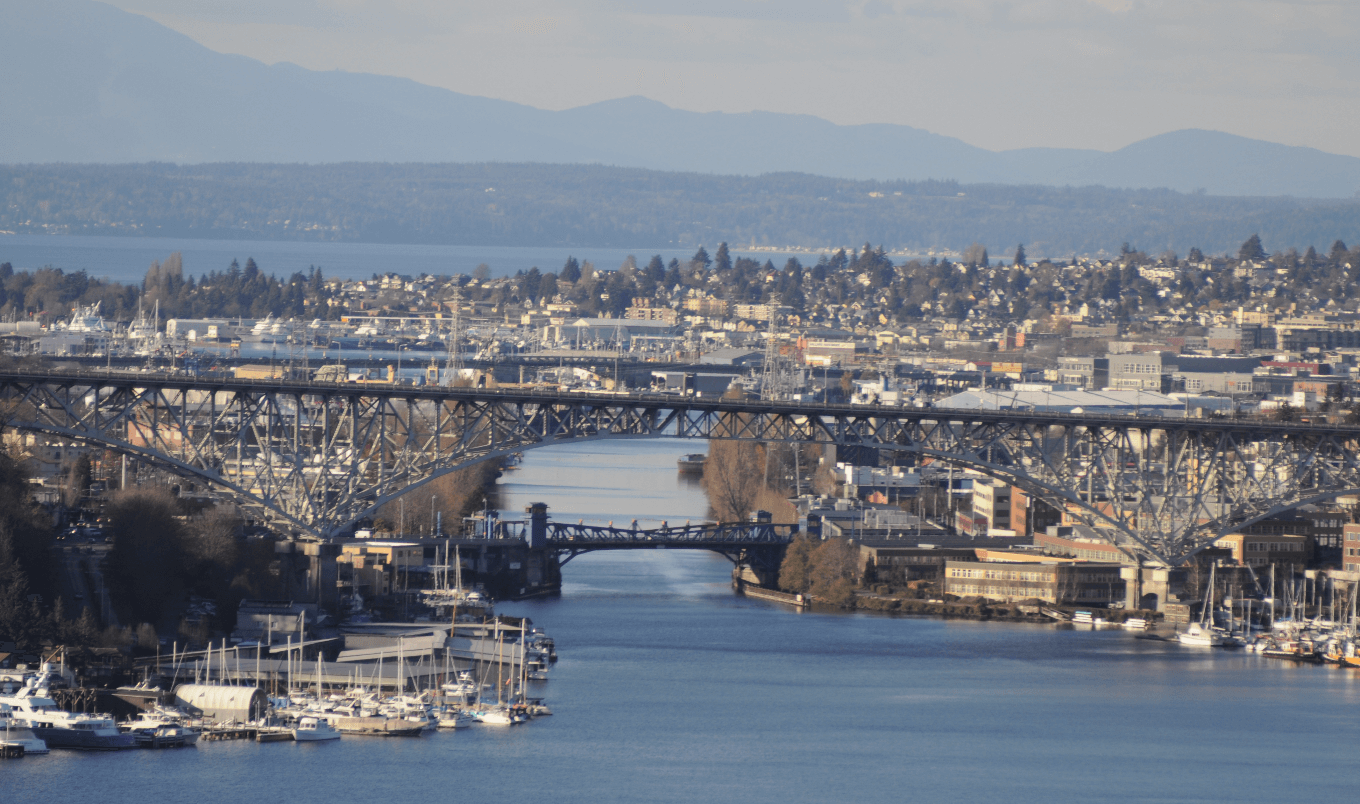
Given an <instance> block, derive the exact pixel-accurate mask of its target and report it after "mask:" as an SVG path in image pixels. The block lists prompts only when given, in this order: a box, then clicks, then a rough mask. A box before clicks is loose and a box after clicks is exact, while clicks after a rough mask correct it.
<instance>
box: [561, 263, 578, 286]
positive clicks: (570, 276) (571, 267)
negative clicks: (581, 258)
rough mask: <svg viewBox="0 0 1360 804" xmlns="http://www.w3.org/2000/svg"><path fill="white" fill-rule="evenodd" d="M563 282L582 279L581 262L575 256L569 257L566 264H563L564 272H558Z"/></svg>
mask: <svg viewBox="0 0 1360 804" xmlns="http://www.w3.org/2000/svg"><path fill="white" fill-rule="evenodd" d="M558 276H559V277H560V278H561V279H562V281H563V282H573V283H574V282H579V281H580V280H581V264H580V263H579V262H577V261H576V258H575V257H567V263H566V265H563V266H562V272H561V273H559V274H558Z"/></svg>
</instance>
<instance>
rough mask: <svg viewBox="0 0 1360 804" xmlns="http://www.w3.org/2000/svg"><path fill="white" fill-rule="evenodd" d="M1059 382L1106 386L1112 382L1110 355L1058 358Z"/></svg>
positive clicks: (1085, 386)
mask: <svg viewBox="0 0 1360 804" xmlns="http://www.w3.org/2000/svg"><path fill="white" fill-rule="evenodd" d="M1057 379H1058V382H1059V383H1060V384H1062V385H1074V386H1076V387H1078V388H1090V389H1097V388H1104V387H1105V386H1107V385H1109V384H1110V359H1109V358H1108V357H1060V358H1058V377H1057Z"/></svg>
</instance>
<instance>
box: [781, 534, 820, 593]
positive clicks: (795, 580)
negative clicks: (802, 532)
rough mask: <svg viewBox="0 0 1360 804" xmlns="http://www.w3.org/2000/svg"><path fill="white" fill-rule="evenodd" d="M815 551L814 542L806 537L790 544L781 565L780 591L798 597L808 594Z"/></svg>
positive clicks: (800, 537) (801, 537)
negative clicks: (813, 552)
mask: <svg viewBox="0 0 1360 804" xmlns="http://www.w3.org/2000/svg"><path fill="white" fill-rule="evenodd" d="M813 549H814V544H813V541H812V540H811V539H809V538H808V537H806V536H799V537H798V538H796V539H794V540H793V541H792V542H790V543H789V546H788V548H787V549H786V550H785V551H784V560H783V562H781V563H780V565H779V588H780V589H783V590H784V591H785V592H792V593H794V594H797V595H801V594H804V593H806V592H807V590H808V587H809V586H810V584H811V583H812V580H811V577H810V574H809V570H810V568H811V564H812V551H813Z"/></svg>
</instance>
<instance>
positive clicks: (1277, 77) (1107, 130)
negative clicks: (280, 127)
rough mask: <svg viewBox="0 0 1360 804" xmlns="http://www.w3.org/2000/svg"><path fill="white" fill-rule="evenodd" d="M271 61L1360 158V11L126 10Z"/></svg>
mask: <svg viewBox="0 0 1360 804" xmlns="http://www.w3.org/2000/svg"><path fill="white" fill-rule="evenodd" d="M111 2H112V5H115V6H117V7H119V8H122V9H124V10H126V11H133V12H136V13H140V14H145V15H146V16H148V17H151V18H152V19H155V20H156V21H158V22H160V23H162V24H164V25H166V26H168V27H170V28H173V29H175V30H177V31H179V32H181V33H184V34H186V35H188V36H190V37H191V38H193V39H195V40H197V41H198V42H200V43H201V44H203V45H206V46H207V47H209V48H211V49H213V50H216V51H219V52H223V53H238V54H241V55H245V56H250V57H252V58H256V59H259V60H261V61H264V62H266V63H269V64H274V63H277V62H283V61H287V62H292V63H294V64H298V65H301V66H303V67H307V68H309V69H313V70H332V69H340V70H349V71H352V72H368V73H379V74H383V75H395V76H402V77H406V78H411V79H414V80H416V81H419V82H421V83H424V84H430V85H433V86H438V87H443V88H446V89H450V90H453V91H456V92H461V93H465V94H470V95H481V96H486V97H492V98H499V99H503V100H510V101H516V102H519V103H524V104H528V105H530V106H536V107H539V108H543V109H556V110H560V109H567V108H572V107H576V106H582V105H586V104H590V103H595V102H598V101H603V100H610V99H613V98H619V97H626V96H631V95H642V96H645V97H648V98H652V99H653V100H658V101H661V102H663V103H665V104H667V105H670V106H672V107H675V108H679V109H686V110H690V111H700V112H706V111H724V112H746V111H752V110H762V111H771V112H784V113H794V114H809V115H815V116H817V117H821V118H824V119H827V120H830V121H832V122H834V123H839V124H860V123H897V124H902V125H909V126H915V127H917V128H923V129H926V130H929V131H933V132H935V133H938V134H945V135H949V136H953V137H958V138H959V139H962V140H964V141H966V142H968V143H971V144H973V145H978V146H981V147H983V148H989V149H992V150H1006V149H1011V148H1030V147H1062V148H1095V149H1099V150H1105V151H1109V150H1114V149H1117V148H1120V147H1123V146H1124V145H1128V144H1129V143H1132V142H1136V141H1138V140H1140V139H1143V138H1145V137H1149V136H1152V135H1155V134H1161V133H1165V132H1167V131H1175V130H1178V129H1184V128H1204V129H1212V130H1217V131H1226V132H1230V133H1233V134H1238V135H1242V136H1246V137H1254V138H1258V139H1263V140H1270V141H1272V142H1280V143H1284V144H1287V145H1306V146H1311V147H1314V148H1319V149H1321V150H1324V151H1329V152H1332V153H1341V154H1348V155H1351V156H1360V136H1357V135H1356V134H1355V132H1356V131H1357V130H1360V103H1356V102H1355V100H1356V99H1357V98H1360V48H1357V47H1356V46H1355V38H1356V34H1357V33H1360V0H848V1H846V2H840V1H838V0H632V1H631V2H629V1H628V0H575V1H574V2H553V1H552V0H493V1H492V2H471V1H469V0H111Z"/></svg>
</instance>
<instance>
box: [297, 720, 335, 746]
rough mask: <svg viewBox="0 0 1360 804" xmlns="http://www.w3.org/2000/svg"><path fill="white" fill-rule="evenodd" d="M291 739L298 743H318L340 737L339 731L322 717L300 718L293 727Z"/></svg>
mask: <svg viewBox="0 0 1360 804" xmlns="http://www.w3.org/2000/svg"><path fill="white" fill-rule="evenodd" d="M293 739H294V740H296V741H297V742H300V743H319V742H324V741H326V740H338V739H340V732H339V731H338V730H337V729H336V728H335V727H334V726H332V725H331V724H330V723H328V722H326V720H325V719H324V718H319V717H304V718H300V719H299V720H298V722H297V725H296V726H294V727H293Z"/></svg>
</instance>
